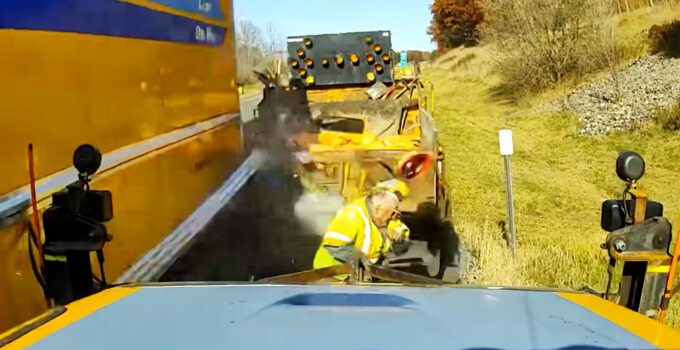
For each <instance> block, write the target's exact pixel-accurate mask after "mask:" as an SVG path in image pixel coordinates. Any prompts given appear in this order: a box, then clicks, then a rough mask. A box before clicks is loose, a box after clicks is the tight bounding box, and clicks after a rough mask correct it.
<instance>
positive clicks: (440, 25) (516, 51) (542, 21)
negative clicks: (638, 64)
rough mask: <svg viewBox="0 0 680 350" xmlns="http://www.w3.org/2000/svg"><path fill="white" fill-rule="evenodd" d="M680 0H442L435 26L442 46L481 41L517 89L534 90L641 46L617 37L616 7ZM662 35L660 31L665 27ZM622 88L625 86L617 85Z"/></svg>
mask: <svg viewBox="0 0 680 350" xmlns="http://www.w3.org/2000/svg"><path fill="white" fill-rule="evenodd" d="M678 2H680V1H678V0H434V1H433V3H432V4H431V5H430V10H431V12H432V21H431V24H430V26H429V28H428V30H427V32H428V34H429V35H430V36H431V37H432V40H433V41H434V42H435V43H436V44H437V50H438V52H439V53H440V54H441V53H443V52H446V51H447V50H450V49H453V48H457V47H461V46H473V45H477V44H479V43H481V42H484V43H487V44H490V45H493V46H494V50H493V52H494V60H495V61H496V63H497V68H498V71H499V73H500V74H501V75H502V76H503V77H504V78H505V79H504V81H505V87H507V88H508V89H509V90H510V91H522V92H531V91H536V90H541V89H544V88H548V87H552V86H555V85H559V84H561V83H562V82H563V81H565V80H566V79H572V78H577V77H579V76H582V75H584V74H586V73H589V72H593V71H601V70H605V69H606V70H609V71H610V72H611V74H612V76H613V77H614V82H615V84H618V79H617V78H618V71H617V66H618V65H619V63H620V62H622V61H623V60H624V59H626V58H629V57H631V56H633V55H635V52H634V51H635V49H636V48H631V47H629V44H628V43H626V42H623V41H622V40H617V34H616V23H615V21H612V20H611V17H612V15H616V14H617V13H623V12H628V11H633V10H635V9H639V8H641V7H652V6H665V5H670V4H674V3H678ZM657 36H659V37H660V35H657ZM617 90H618V89H617Z"/></svg>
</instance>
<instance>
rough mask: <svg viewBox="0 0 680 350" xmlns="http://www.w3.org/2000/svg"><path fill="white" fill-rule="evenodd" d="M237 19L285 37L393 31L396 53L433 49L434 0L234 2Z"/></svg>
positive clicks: (393, 44) (281, 0)
mask: <svg viewBox="0 0 680 350" xmlns="http://www.w3.org/2000/svg"><path fill="white" fill-rule="evenodd" d="M233 1H234V17H235V20H236V21H238V20H240V19H248V20H250V21H252V22H253V23H255V25H257V26H258V27H260V28H263V29H264V27H265V26H266V25H267V23H269V22H271V23H272V24H273V25H274V26H275V27H276V28H277V30H278V31H280V32H281V33H282V34H283V35H284V36H296V35H304V34H325V33H338V32H354V31H365V30H366V31H369V30H390V31H392V46H393V48H394V49H395V50H398V51H399V50H406V49H415V50H434V47H435V46H434V44H433V43H432V42H431V41H430V37H429V36H428V35H427V33H426V30H427V26H428V25H429V23H430V10H429V4H430V3H431V2H432V1H431V0H391V1H381V0H233Z"/></svg>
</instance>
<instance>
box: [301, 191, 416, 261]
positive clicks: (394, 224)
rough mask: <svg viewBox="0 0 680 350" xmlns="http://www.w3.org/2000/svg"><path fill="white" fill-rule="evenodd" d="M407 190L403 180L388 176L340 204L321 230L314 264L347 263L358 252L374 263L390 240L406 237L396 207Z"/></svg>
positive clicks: (386, 251)
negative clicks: (359, 194)
mask: <svg viewBox="0 0 680 350" xmlns="http://www.w3.org/2000/svg"><path fill="white" fill-rule="evenodd" d="M408 193H409V189H408V186H407V185H406V184H405V183H404V182H402V181H399V180H396V179H390V180H387V181H384V182H381V183H379V184H378V185H376V186H375V187H374V188H372V189H371V191H370V193H369V194H368V195H366V196H364V197H362V198H359V199H357V200H354V201H352V202H350V203H349V204H348V205H346V206H344V207H343V208H341V209H340V210H339V211H338V212H337V213H336V215H335V217H334V218H333V220H332V221H331V223H330V224H329V225H328V227H327V229H326V232H325V233H324V236H323V239H322V241H321V246H320V247H319V249H318V250H317V252H316V256H315V257H314V268H315V269H319V268H324V267H329V266H333V265H341V264H343V263H347V262H349V261H352V259H354V258H355V257H356V256H357V253H358V252H360V253H361V256H364V257H366V258H367V259H368V260H369V261H370V262H371V263H377V262H378V261H379V260H380V259H381V258H383V257H385V255H386V254H387V253H388V252H389V251H390V248H391V246H392V244H393V243H401V242H404V241H405V240H408V236H409V229H408V227H406V225H404V224H403V223H402V222H401V220H400V218H399V210H398V206H399V203H400V202H401V201H402V200H403V199H404V198H405V197H406V196H408Z"/></svg>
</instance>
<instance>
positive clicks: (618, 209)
mask: <svg viewBox="0 0 680 350" xmlns="http://www.w3.org/2000/svg"><path fill="white" fill-rule="evenodd" d="M625 203H626V206H627V207H628V208H629V209H631V210H632V209H633V203H632V201H630V200H627V201H626V202H625ZM623 204H624V202H623V201H622V200H620V199H610V200H606V201H604V202H602V221H601V222H600V227H602V229H603V230H605V231H607V232H614V231H616V230H620V229H622V228H624V227H625V226H626V215H625V213H624V211H623ZM660 216H663V204H661V203H659V202H655V201H648V202H647V209H646V211H645V220H647V219H651V218H654V217H660Z"/></svg>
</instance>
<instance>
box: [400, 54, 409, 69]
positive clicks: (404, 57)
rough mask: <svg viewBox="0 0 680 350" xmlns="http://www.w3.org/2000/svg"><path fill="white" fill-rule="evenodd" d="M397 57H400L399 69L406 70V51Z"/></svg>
mask: <svg viewBox="0 0 680 350" xmlns="http://www.w3.org/2000/svg"><path fill="white" fill-rule="evenodd" d="M399 57H401V68H406V59H407V57H408V55H407V53H406V51H402V52H401V53H400V54H399Z"/></svg>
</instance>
